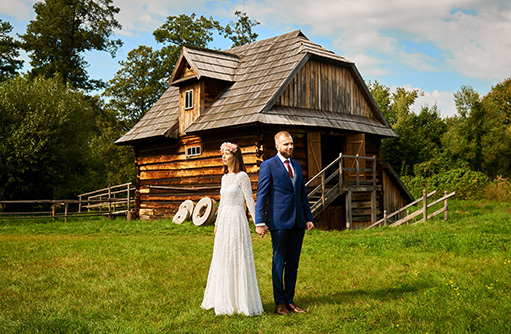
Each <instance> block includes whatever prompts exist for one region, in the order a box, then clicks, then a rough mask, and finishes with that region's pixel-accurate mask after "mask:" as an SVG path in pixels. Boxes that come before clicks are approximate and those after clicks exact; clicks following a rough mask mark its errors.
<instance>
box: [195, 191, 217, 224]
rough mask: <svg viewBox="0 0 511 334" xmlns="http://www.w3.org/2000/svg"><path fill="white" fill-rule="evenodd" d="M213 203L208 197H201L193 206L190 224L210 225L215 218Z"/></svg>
mask: <svg viewBox="0 0 511 334" xmlns="http://www.w3.org/2000/svg"><path fill="white" fill-rule="evenodd" d="M215 211H216V210H215V201H214V200H212V199H211V198H209V197H203V198H202V199H201V200H200V201H199V202H198V203H197V205H196V206H195V209H194V210H193V215H192V222H193V224H194V225H196V226H203V225H208V224H210V223H211V222H212V221H213V219H214V216H215Z"/></svg>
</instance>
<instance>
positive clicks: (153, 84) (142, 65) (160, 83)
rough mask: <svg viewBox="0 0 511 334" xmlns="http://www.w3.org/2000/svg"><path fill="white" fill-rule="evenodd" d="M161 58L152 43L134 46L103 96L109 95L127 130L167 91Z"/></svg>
mask: <svg viewBox="0 0 511 334" xmlns="http://www.w3.org/2000/svg"><path fill="white" fill-rule="evenodd" d="M161 63H162V61H161V59H160V57H159V54H158V52H154V51H153V49H152V48H151V47H147V46H143V45H141V46H139V47H138V48H136V49H133V50H131V51H130V52H129V53H128V56H127V58H126V60H125V61H120V62H119V64H120V65H121V68H120V69H119V70H118V71H117V73H116V74H115V76H114V77H113V79H112V80H110V82H109V85H108V88H107V89H106V90H105V92H104V96H106V97H108V98H110V100H109V102H108V108H109V109H111V110H116V111H117V115H118V118H119V119H120V120H121V121H122V122H123V123H124V129H125V131H126V130H128V129H130V128H132V127H133V126H134V125H135V124H136V123H137V122H138V121H139V120H140V118H142V116H143V115H144V114H145V113H146V112H147V111H148V110H149V108H151V107H152V105H153V104H154V103H155V102H156V101H157V100H158V98H159V97H160V96H161V95H162V94H163V92H164V91H165V89H166V87H167V84H166V82H165V80H164V79H163V78H162V77H161V75H160V73H161V66H162V65H161Z"/></svg>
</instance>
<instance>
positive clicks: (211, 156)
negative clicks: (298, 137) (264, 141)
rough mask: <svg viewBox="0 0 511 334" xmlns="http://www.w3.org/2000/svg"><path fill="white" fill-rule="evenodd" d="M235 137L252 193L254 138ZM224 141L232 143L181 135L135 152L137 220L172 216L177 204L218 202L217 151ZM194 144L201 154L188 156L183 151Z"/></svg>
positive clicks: (255, 169) (219, 169)
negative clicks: (164, 142)
mask: <svg viewBox="0 0 511 334" xmlns="http://www.w3.org/2000/svg"><path fill="white" fill-rule="evenodd" d="M231 138H232V137H231ZM235 138H236V141H235V142H236V143H237V144H238V145H239V146H240V147H241V151H242V153H243V160H244V162H245V166H246V168H247V173H248V175H249V177H250V179H251V181H252V187H253V189H254V191H255V190H256V189H257V172H258V170H259V168H258V167H257V165H258V162H257V161H258V159H259V158H258V157H257V152H258V150H257V147H256V145H255V143H256V141H257V136H255V135H245V136H236V137H235ZM224 141H233V140H232V139H225V140H222V139H218V138H208V137H198V136H184V137H182V138H181V139H180V140H179V141H177V142H175V143H170V142H169V143H168V144H166V145H162V144H159V145H154V146H152V147H144V148H138V149H136V154H137V159H136V164H137V172H138V176H137V188H138V197H139V198H138V199H139V214H140V218H141V219H146V220H148V219H158V218H166V217H173V216H174V215H175V213H176V212H177V209H178V207H179V205H180V204H181V203H182V202H183V201H185V200H187V199H190V200H192V201H193V202H195V203H197V202H198V201H199V200H200V199H201V198H203V197H205V196H208V197H211V198H213V199H215V200H217V201H218V200H219V198H220V182H221V178H222V175H223V172H222V169H223V164H222V158H221V153H220V151H219V149H220V145H221V144H222V143H223V142H224ZM195 145H200V146H201V148H202V154H201V155H200V156H195V157H187V155H186V148H187V147H189V146H195ZM158 187H161V188H158ZM165 188H167V189H165ZM254 194H255V192H254Z"/></svg>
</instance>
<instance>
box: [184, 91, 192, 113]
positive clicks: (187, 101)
mask: <svg viewBox="0 0 511 334" xmlns="http://www.w3.org/2000/svg"><path fill="white" fill-rule="evenodd" d="M188 109H193V89H190V90H187V91H186V92H185V110H188Z"/></svg>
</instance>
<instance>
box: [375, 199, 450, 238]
mask: <svg viewBox="0 0 511 334" xmlns="http://www.w3.org/2000/svg"><path fill="white" fill-rule="evenodd" d="M435 193H436V190H435V191H432V192H430V193H429V194H427V192H426V190H423V191H422V197H421V198H419V199H417V200H415V201H413V202H412V203H410V204H408V205H406V206H404V207H402V208H401V209H399V210H397V211H394V212H393V213H391V214H390V215H389V214H387V210H384V211H383V218H382V219H380V220H378V221H376V222H375V223H373V224H371V225H370V226H368V227H367V228H366V229H370V228H373V227H375V226H378V225H381V224H383V225H384V226H387V225H389V226H399V225H401V224H404V223H407V224H409V223H410V221H412V220H413V224H416V223H419V222H423V221H424V222H425V221H427V220H428V219H431V218H433V217H434V216H437V215H439V214H441V213H442V212H443V213H444V220H447V219H448V218H449V203H448V199H449V198H450V197H452V196H454V195H455V194H456V192H452V193H450V194H448V193H447V191H446V192H444V196H443V197H441V198H439V199H437V200H435V201H433V202H431V203H428V197H431V196H433V195H434V194H435ZM442 202H443V206H442V207H441V208H440V209H438V210H437V211H435V212H433V213H431V214H428V209H430V208H431V207H433V206H434V205H437V204H439V203H442ZM418 203H422V208H419V210H417V211H415V212H414V213H412V214H408V211H407V209H408V208H410V207H412V206H414V205H417V204H418ZM403 213H405V216H404V217H403V218H401V219H397V220H396V219H395V217H396V218H397V217H399V215H400V214H401V215H402V214H403ZM389 222H390V224H389Z"/></svg>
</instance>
